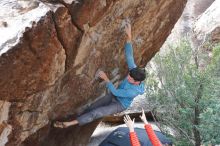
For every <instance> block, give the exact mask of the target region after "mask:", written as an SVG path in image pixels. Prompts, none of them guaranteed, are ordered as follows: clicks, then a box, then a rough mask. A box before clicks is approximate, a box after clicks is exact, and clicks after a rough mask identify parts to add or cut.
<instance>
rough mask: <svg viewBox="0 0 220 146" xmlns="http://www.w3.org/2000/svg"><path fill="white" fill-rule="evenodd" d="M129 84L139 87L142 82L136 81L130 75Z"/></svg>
mask: <svg viewBox="0 0 220 146" xmlns="http://www.w3.org/2000/svg"><path fill="white" fill-rule="evenodd" d="M127 79H128V82H129V83H131V84H135V85H139V84H140V81H135V80H134V78H132V77H131V76H130V75H129V74H128V77H127Z"/></svg>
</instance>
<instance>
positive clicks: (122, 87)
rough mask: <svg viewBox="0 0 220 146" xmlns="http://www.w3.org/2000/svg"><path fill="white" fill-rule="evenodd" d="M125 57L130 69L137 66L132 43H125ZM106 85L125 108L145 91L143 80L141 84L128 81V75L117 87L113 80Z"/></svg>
mask: <svg viewBox="0 0 220 146" xmlns="http://www.w3.org/2000/svg"><path fill="white" fill-rule="evenodd" d="M125 57H126V61H127V64H128V68H129V70H131V69H133V68H136V67H137V65H136V64H135V62H134V57H133V47H132V44H131V43H126V44H125ZM106 86H107V88H108V89H109V90H110V91H111V93H112V94H113V95H114V96H116V98H117V100H118V101H119V102H120V103H121V104H122V105H123V107H124V108H128V107H129V106H130V104H131V102H132V101H133V99H134V98H135V97H136V96H137V95H139V94H143V93H144V83H143V82H141V83H140V84H139V85H134V84H131V83H129V82H128V79H127V77H126V78H125V79H124V80H123V81H122V82H121V83H120V84H119V86H118V88H117V89H116V88H115V86H114V85H113V84H112V83H111V82H108V83H107V85H106Z"/></svg>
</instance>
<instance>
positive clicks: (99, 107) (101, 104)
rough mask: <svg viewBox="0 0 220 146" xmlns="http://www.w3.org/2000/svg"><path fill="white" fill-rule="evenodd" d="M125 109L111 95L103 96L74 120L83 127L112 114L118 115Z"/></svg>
mask: <svg viewBox="0 0 220 146" xmlns="http://www.w3.org/2000/svg"><path fill="white" fill-rule="evenodd" d="M124 110H125V108H124V107H123V106H122V105H121V103H120V102H119V101H118V100H117V99H116V98H115V96H114V95H112V94H111V93H109V94H107V95H105V96H104V97H102V98H101V99H99V100H98V101H96V102H94V103H93V104H91V106H89V107H88V108H87V109H86V110H85V112H84V114H82V115H81V116H79V117H77V118H76V120H77V121H78V122H79V125H84V124H87V123H90V122H92V121H94V120H96V119H98V118H102V117H104V116H107V115H111V114H114V113H119V112H122V111H124Z"/></svg>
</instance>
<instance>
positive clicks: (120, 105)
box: [54, 24, 145, 128]
mask: <svg viewBox="0 0 220 146" xmlns="http://www.w3.org/2000/svg"><path fill="white" fill-rule="evenodd" d="M125 33H126V35H127V42H126V44H125V56H126V61H127V64H128V68H129V74H128V75H127V77H126V78H125V79H124V80H123V81H122V82H121V83H120V84H119V86H118V88H115V86H114V85H113V84H112V83H111V82H110V80H109V78H108V76H107V75H106V74H105V72H103V71H100V72H99V78H101V79H103V80H104V81H105V82H106V87H107V88H108V89H109V90H110V93H109V94H107V95H105V96H104V97H103V98H101V99H100V100H98V101H96V102H95V103H93V104H92V105H91V106H90V107H88V108H87V109H86V110H85V112H84V113H83V114H82V115H80V116H79V117H77V118H76V119H75V120H73V121H70V122H55V124H54V126H55V127H60V128H65V127H68V126H71V125H76V124H79V125H84V124H87V123H90V122H92V121H94V120H95V119H98V118H101V117H104V116H107V115H111V114H114V113H118V112H122V111H124V110H125V109H127V108H128V107H129V106H130V104H131V102H132V101H133V99H134V97H136V96H137V95H139V94H143V93H144V83H143V82H142V81H144V79H145V70H144V69H143V68H139V67H137V66H136V64H135V62H134V57H133V48H132V44H131V39H132V36H131V25H130V24H127V25H126V26H125Z"/></svg>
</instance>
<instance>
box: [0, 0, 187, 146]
mask: <svg viewBox="0 0 220 146" xmlns="http://www.w3.org/2000/svg"><path fill="white" fill-rule="evenodd" d="M11 1H13V2H11V3H8V5H9V6H10V4H13V10H17V12H18V15H13V16H14V17H20V16H23V15H24V16H25V19H22V20H24V21H25V20H28V17H27V16H26V15H25V14H28V13H31V12H33V11H35V10H36V13H37V10H39V11H40V10H41V9H43V8H45V7H46V8H48V11H46V12H45V13H42V16H41V17H40V19H39V20H36V21H34V20H32V21H31V25H29V26H26V28H21V29H23V30H22V31H18V33H17V34H16V36H15V37H12V38H10V36H9V35H7V37H8V39H3V41H1V43H2V44H0V46H1V48H0V53H1V57H0V100H1V102H2V103H4V102H7V105H10V106H8V110H9V112H8V113H7V114H8V115H7V119H5V120H4V122H3V121H0V122H1V123H0V124H1V125H3V126H0V127H1V129H2V130H1V131H4V129H6V128H8V127H12V130H8V131H9V133H8V134H6V136H5V135H4V139H5V140H4V143H5V142H6V141H7V144H6V145H8V146H12V145H32V146H34V145H36V146H38V145H47V146H49V145H53V146H59V145H60V146H61V145H62V146H64V145H65V146H70V145H71V146H73V145H76V146H79V145H86V143H87V142H88V139H89V137H90V135H91V133H92V132H93V130H94V128H95V127H96V125H97V122H93V123H91V124H88V125H86V126H83V127H72V128H68V129H65V130H63V129H62V130H59V129H54V128H52V127H51V121H53V120H55V119H64V118H67V117H68V116H70V115H75V114H76V112H77V110H78V109H80V107H82V106H83V105H85V104H86V103H90V102H92V101H93V100H94V99H95V98H97V97H99V96H101V95H102V94H103V93H104V89H105V87H104V84H103V83H100V82H98V81H96V80H94V75H95V73H96V71H97V70H98V69H102V70H104V71H106V72H107V73H108V74H109V76H110V78H111V79H113V80H114V81H118V80H120V79H121V78H123V77H124V76H125V75H126V73H127V66H126V63H125V58H124V49H123V45H124V42H125V37H124V34H123V27H124V25H125V23H126V22H127V21H129V22H130V23H131V25H132V34H133V46H134V56H135V60H136V63H137V64H138V65H139V66H142V67H143V66H145V65H146V63H147V62H148V61H149V60H150V59H151V58H152V57H153V56H154V55H155V53H156V52H158V51H159V48H160V47H161V45H162V44H163V43H164V41H165V40H166V38H167V36H168V35H169V33H170V31H171V29H172V28H173V26H174V24H175V23H176V21H177V20H178V18H179V17H180V15H181V13H182V11H183V8H184V6H185V3H186V0H178V1H176V0H78V1H75V0H74V1H71V0H70V1H55V0H53V1H43V0H42V2H39V1H32V2H29V1H19V2H20V3H18V4H17V3H16V2H15V0H11ZM2 2H4V0H3V1H2ZM2 2H0V4H1V3H2ZM21 2H22V3H21ZM25 3H28V4H25ZM4 6H5V5H4ZM44 10H45V9H44ZM13 12H14V11H13ZM33 14H34V13H33ZM33 14H31V15H30V17H32V16H33ZM10 16H12V15H10ZM11 19H12V18H11ZM16 20H17V19H16ZM12 27H13V24H12V23H10V21H7V19H4V20H3V21H2V22H1V23H0V31H2V32H4V31H5V30H7V29H10V28H12ZM17 28H20V27H19V26H17ZM19 32H22V35H18V34H19ZM0 108H1V107H0ZM0 116H1V115H0ZM0 119H1V118H0ZM5 125H8V126H5ZM4 127H6V128H4Z"/></svg>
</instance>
